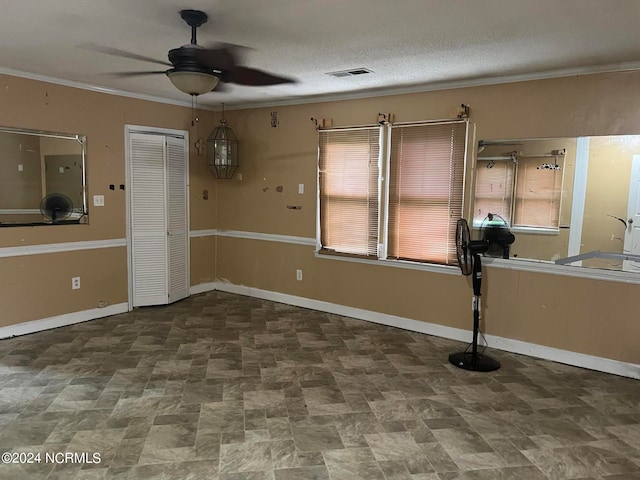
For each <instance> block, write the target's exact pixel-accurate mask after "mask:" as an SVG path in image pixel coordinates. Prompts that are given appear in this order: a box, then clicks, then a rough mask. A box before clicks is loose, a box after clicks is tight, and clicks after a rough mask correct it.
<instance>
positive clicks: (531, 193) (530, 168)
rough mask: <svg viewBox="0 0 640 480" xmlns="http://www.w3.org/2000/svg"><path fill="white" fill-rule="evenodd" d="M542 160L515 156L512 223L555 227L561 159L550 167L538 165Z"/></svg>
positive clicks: (540, 158) (525, 225)
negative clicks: (513, 213) (515, 170)
mask: <svg viewBox="0 0 640 480" xmlns="http://www.w3.org/2000/svg"><path fill="white" fill-rule="evenodd" d="M545 160H546V159H545V158H544V157H537V158H536V157H528V158H518V172H517V175H516V187H515V215H514V219H513V225H514V226H516V227H538V228H556V229H557V228H559V225H560V199H561V197H562V172H563V170H564V161H563V160H562V161H558V165H559V169H557V170H554V169H546V168H540V167H541V165H542V164H543V163H544V162H545Z"/></svg>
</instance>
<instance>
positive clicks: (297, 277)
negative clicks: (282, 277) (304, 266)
mask: <svg viewBox="0 0 640 480" xmlns="http://www.w3.org/2000/svg"><path fill="white" fill-rule="evenodd" d="M296 280H298V281H299V282H301V281H302V270H301V269H297V270H296Z"/></svg>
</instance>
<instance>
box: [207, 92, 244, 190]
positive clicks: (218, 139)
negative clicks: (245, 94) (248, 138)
mask: <svg viewBox="0 0 640 480" xmlns="http://www.w3.org/2000/svg"><path fill="white" fill-rule="evenodd" d="M207 165H208V167H209V169H210V170H211V171H212V172H213V174H214V175H215V177H216V178H220V179H222V178H224V179H230V178H233V176H234V175H235V173H236V170H237V169H238V139H237V138H236V135H235V133H233V130H231V128H230V127H228V126H227V121H226V120H225V118H224V103H223V104H222V119H221V120H220V125H219V126H217V127H216V128H215V129H214V130H213V132H212V133H211V135H210V136H209V138H208V139H207Z"/></svg>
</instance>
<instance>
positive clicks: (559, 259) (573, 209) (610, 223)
mask: <svg viewBox="0 0 640 480" xmlns="http://www.w3.org/2000/svg"><path fill="white" fill-rule="evenodd" d="M639 185H640V136H635V135H625V136H603V137H580V138H552V139H549V138H545V139H510V140H482V141H480V142H479V143H478V152H477V163H476V172H475V196H474V203H473V212H474V214H473V226H474V229H475V230H476V236H483V235H484V236H486V232H487V230H488V229H490V228H497V227H499V226H500V223H501V222H503V223H504V224H505V226H506V227H508V228H509V230H510V231H511V232H512V233H513V234H514V236H515V242H514V243H513V244H512V245H510V247H509V257H510V258H511V259H515V260H535V261H541V262H549V263H552V262H554V263H559V264H567V265H573V266H585V267H591V268H602V269H610V270H624V271H636V272H640V223H639V222H640V187H639ZM502 219H504V221H503V220H502ZM503 253H504V252H503V251H498V255H495V256H500V257H506V255H503ZM574 256H578V257H577V258H575V259H574V258H573V257H574ZM567 257H571V258H569V259H568V260H567Z"/></svg>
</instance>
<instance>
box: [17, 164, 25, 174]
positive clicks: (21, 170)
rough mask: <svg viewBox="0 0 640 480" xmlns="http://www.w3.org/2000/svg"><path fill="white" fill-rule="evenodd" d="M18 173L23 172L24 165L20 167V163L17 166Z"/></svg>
mask: <svg viewBox="0 0 640 480" xmlns="http://www.w3.org/2000/svg"><path fill="white" fill-rule="evenodd" d="M18 171H19V172H23V171H24V165H22V164H21V163H19V164H18Z"/></svg>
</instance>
